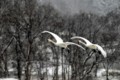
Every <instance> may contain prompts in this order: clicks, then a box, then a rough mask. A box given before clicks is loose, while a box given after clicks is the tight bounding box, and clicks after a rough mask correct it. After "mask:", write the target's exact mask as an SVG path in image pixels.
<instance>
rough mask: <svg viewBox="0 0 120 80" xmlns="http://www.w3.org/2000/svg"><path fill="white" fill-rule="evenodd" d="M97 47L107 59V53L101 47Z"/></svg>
mask: <svg viewBox="0 0 120 80" xmlns="http://www.w3.org/2000/svg"><path fill="white" fill-rule="evenodd" d="M96 46H97V48H98V50H99V51H100V52H101V54H102V55H103V56H104V57H105V58H106V57H107V53H106V51H105V50H104V49H103V48H102V47H101V46H100V45H97V44H96Z"/></svg>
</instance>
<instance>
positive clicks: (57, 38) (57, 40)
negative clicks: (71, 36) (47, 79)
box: [42, 31, 63, 43]
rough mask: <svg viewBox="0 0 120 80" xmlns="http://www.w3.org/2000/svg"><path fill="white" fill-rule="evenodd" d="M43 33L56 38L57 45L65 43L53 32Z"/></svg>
mask: <svg viewBox="0 0 120 80" xmlns="http://www.w3.org/2000/svg"><path fill="white" fill-rule="evenodd" d="M42 33H49V34H51V35H52V36H53V37H54V38H55V40H56V42H57V43H63V40H62V39H61V38H60V37H59V36H58V35H57V34H55V33H53V32H50V31H43V32H42Z"/></svg>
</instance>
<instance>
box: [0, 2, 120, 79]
mask: <svg viewBox="0 0 120 80" xmlns="http://www.w3.org/2000/svg"><path fill="white" fill-rule="evenodd" d="M44 30H47V31H51V32H53V33H55V34H57V35H59V36H60V37H61V38H62V39H63V40H64V41H71V42H75V43H78V42H77V41H73V40H71V39H70V38H71V37H73V36H82V37H84V38H86V39H88V40H90V41H91V42H93V43H95V44H99V45H100V46H102V47H103V48H104V50H105V51H106V52H107V58H104V57H103V56H102V55H101V54H98V53H94V52H93V51H92V50H91V49H87V50H85V51H84V50H82V49H81V48H79V47H77V46H73V45H70V46H68V47H69V49H70V50H69V51H68V50H66V49H62V48H60V47H58V46H55V45H53V44H52V43H49V42H48V38H51V39H53V40H54V38H53V37H52V36H51V35H49V34H41V32H42V31H44ZM119 39H120V8H117V9H114V10H113V11H111V12H109V13H107V14H106V15H103V16H99V15H96V14H93V13H85V12H80V13H79V14H75V15H64V14H61V13H60V12H59V11H58V10H56V9H55V8H54V7H52V6H51V4H44V5H43V4H41V3H40V2H38V0H30V1H29V0H0V73H1V74H0V78H10V77H13V78H17V79H18V80H101V79H97V77H98V74H97V72H98V70H100V69H106V73H104V74H103V75H104V77H105V80H113V79H110V78H111V77H109V75H112V76H116V75H117V76H118V75H120V72H119V70H120V67H119V66H120V62H119V61H120V50H119V48H120V40H119ZM92 53H93V54H92ZM91 54H92V55H91ZM96 58H97V61H96ZM110 70H117V71H116V72H112V71H111V73H109V72H110ZM104 72H105V71H104ZM118 80H119V79H118Z"/></svg>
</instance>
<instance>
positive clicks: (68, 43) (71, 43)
mask: <svg viewBox="0 0 120 80" xmlns="http://www.w3.org/2000/svg"><path fill="white" fill-rule="evenodd" d="M65 44H67V45H76V46H78V47H80V48H82V49H83V50H85V48H83V47H82V46H81V45H79V44H76V43H73V42H65Z"/></svg>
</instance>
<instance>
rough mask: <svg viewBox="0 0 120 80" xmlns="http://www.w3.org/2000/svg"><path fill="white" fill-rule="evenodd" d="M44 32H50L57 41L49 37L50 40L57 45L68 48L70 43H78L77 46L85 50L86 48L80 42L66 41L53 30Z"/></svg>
mask: <svg viewBox="0 0 120 80" xmlns="http://www.w3.org/2000/svg"><path fill="white" fill-rule="evenodd" d="M42 33H49V34H51V35H52V36H53V37H54V38H55V40H56V42H54V41H53V40H51V39H48V41H49V42H51V43H53V44H54V45H56V46H59V47H61V48H65V49H66V48H67V47H68V45H76V46H78V47H80V48H82V49H83V50H85V49H84V48H83V47H82V46H81V45H79V44H76V43H73V42H64V41H63V40H62V39H61V38H60V37H59V36H58V35H56V34H55V33H53V32H50V31H43V32H42Z"/></svg>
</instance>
